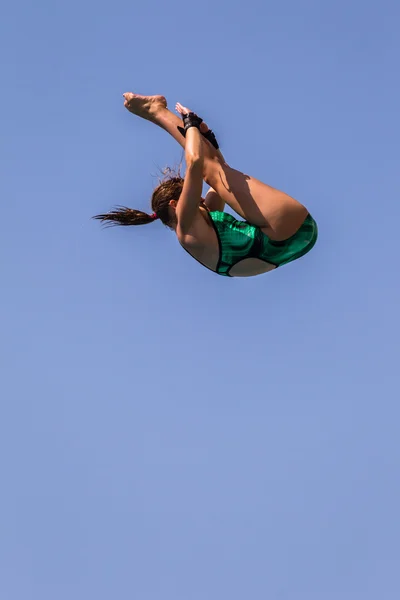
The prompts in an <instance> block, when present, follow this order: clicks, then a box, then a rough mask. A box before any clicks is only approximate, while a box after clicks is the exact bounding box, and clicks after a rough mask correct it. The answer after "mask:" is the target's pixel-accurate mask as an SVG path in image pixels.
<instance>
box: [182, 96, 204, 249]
mask: <svg viewBox="0 0 400 600" xmlns="http://www.w3.org/2000/svg"><path fill="white" fill-rule="evenodd" d="M178 106H179V107H180V108H179V112H180V113H181V114H187V113H189V110H188V109H185V108H184V107H183V106H181V105H177V107H178ZM185 160H186V175H185V181H184V184H183V189H182V193H181V195H180V198H179V202H178V204H177V206H176V218H177V221H178V222H177V228H176V233H177V236H178V239H180V240H182V239H183V238H184V237H185V236H186V235H187V234H188V232H189V229H190V228H191V226H192V224H193V221H194V219H195V217H196V214H197V211H198V209H199V205H200V201H201V193H202V190H203V167H204V149H203V141H202V136H201V133H200V131H199V129H198V128H197V127H196V126H194V127H189V128H188V129H187V131H186V147H185Z"/></svg>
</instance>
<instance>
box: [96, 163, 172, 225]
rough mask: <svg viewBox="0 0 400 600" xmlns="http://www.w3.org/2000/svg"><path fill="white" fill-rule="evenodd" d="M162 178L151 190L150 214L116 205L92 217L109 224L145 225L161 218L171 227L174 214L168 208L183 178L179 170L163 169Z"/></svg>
mask: <svg viewBox="0 0 400 600" xmlns="http://www.w3.org/2000/svg"><path fill="white" fill-rule="evenodd" d="M163 175H164V178H163V179H162V180H161V181H160V183H159V185H158V186H157V187H156V189H155V190H154V192H153V195H152V197H151V208H152V210H154V213H153V214H152V215H149V214H148V213H146V212H143V211H142V210H134V209H133V208H127V207H126V206H118V207H117V208H116V209H115V210H112V211H111V212H109V213H105V214H102V215H96V216H95V217H93V218H94V219H98V220H99V221H103V222H109V223H110V225H146V224H147V223H152V222H153V221H155V219H161V221H162V222H163V223H164V225H167V227H171V228H173V227H174V225H175V222H174V221H175V219H174V215H172V214H171V211H170V210H169V203H170V201H171V200H175V201H176V202H177V201H178V200H179V197H180V195H181V193H182V189H183V181H184V180H183V178H182V177H181V176H180V173H179V171H178V172H176V171H173V170H172V169H168V168H167V169H165V170H164V171H163Z"/></svg>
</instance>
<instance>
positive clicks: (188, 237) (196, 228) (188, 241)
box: [176, 210, 214, 248]
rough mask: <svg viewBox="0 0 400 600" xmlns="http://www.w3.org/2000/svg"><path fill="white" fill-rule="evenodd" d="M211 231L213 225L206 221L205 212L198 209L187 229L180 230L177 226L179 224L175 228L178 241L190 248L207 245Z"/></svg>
mask: <svg viewBox="0 0 400 600" xmlns="http://www.w3.org/2000/svg"><path fill="white" fill-rule="evenodd" d="M203 212H204V214H203ZM213 233H214V231H213V227H212V225H211V224H210V223H209V222H208V217H207V214H206V212H205V211H203V210H199V212H198V214H197V215H196V218H195V219H194V221H193V223H192V226H191V227H190V229H189V231H187V232H184V231H182V230H181V229H180V228H179V225H178V227H177V229H176V235H177V238H178V241H179V243H180V244H183V245H184V246H188V247H190V248H200V247H203V246H205V245H206V246H207V245H208V244H209V242H210V236H212V234H213Z"/></svg>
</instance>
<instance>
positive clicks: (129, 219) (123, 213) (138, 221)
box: [93, 206, 157, 226]
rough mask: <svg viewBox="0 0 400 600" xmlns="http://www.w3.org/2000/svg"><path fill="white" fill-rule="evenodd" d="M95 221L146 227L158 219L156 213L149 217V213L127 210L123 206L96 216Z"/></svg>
mask: <svg viewBox="0 0 400 600" xmlns="http://www.w3.org/2000/svg"><path fill="white" fill-rule="evenodd" d="M93 219H98V220H99V221H103V222H106V221H107V222H109V223H110V225H111V226H112V225H146V224H147V223H152V222H153V221H155V220H156V219H157V216H156V214H155V213H153V214H152V215H148V214H147V213H145V212H143V211H141V210H134V209H133V208H127V207H126V206H121V207H119V208H118V210H117V209H116V210H112V211H111V212H109V213H105V214H103V215H96V216H95V217H93Z"/></svg>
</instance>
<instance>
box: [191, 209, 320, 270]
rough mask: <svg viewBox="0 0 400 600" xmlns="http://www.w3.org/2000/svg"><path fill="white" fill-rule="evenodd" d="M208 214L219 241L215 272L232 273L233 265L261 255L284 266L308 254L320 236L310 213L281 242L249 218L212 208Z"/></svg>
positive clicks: (268, 260) (260, 257)
mask: <svg viewBox="0 0 400 600" xmlns="http://www.w3.org/2000/svg"><path fill="white" fill-rule="evenodd" d="M208 214H209V216H210V220H211V224H212V225H213V227H214V230H215V233H216V234H217V238H218V244H219V259H218V264H217V266H216V269H215V272H216V273H218V274H219V275H224V276H225V277H232V276H231V275H230V274H229V271H230V270H231V268H232V267H233V266H234V265H236V264H237V263H239V262H240V261H242V260H243V259H245V258H258V259H261V260H263V261H264V262H267V263H269V264H270V265H274V266H275V267H281V266H282V265H285V264H287V263H289V262H291V261H293V260H296V259H297V258H300V257H301V256H304V254H307V252H309V251H310V250H311V249H312V248H313V246H314V245H315V242H316V241H317V237H318V228H317V224H316V222H315V221H314V219H313V218H312V216H311V215H308V216H307V218H306V219H305V221H304V222H303V224H302V225H301V227H300V229H298V231H296V233H295V234H294V235H292V236H291V237H290V238H288V239H287V240H284V241H282V242H275V241H273V240H271V239H270V238H269V237H268V236H267V235H265V233H263V232H262V231H261V229H260V228H259V227H256V226H255V225H251V224H250V223H248V222H247V221H238V220H237V219H235V217H233V216H232V215H231V214H229V213H226V212H220V211H212V212H209V213H208ZM196 260H197V259H196ZM198 262H200V261H198ZM200 264H203V263H200ZM203 266H206V265H203ZM207 268H209V267H207ZM210 270H211V271H212V270H213V269H210Z"/></svg>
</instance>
